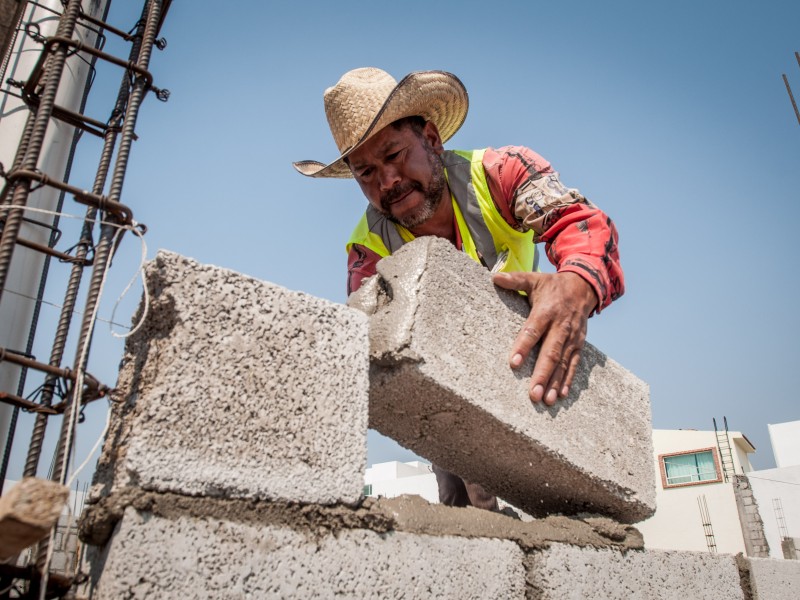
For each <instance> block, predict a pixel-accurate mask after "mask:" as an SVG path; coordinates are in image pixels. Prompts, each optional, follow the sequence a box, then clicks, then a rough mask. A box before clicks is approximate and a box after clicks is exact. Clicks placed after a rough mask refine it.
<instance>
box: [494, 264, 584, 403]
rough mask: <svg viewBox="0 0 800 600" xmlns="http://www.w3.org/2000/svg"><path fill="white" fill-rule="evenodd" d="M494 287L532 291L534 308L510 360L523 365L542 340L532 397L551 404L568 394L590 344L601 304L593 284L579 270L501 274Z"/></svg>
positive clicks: (531, 389)
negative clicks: (589, 330) (590, 324)
mask: <svg viewBox="0 0 800 600" xmlns="http://www.w3.org/2000/svg"><path fill="white" fill-rule="evenodd" d="M492 281H493V282H494V284H495V285H497V286H498V287H501V288H505V289H507V290H517V291H522V292H525V293H526V294H527V295H528V302H529V303H530V305H531V312H530V314H529V315H528V318H527V320H526V321H525V325H523V327H522V330H521V331H520V332H519V334H518V335H517V338H516V339H515V340H514V344H513V345H512V347H511V354H510V358H509V363H510V365H511V368H512V369H516V368H517V367H519V366H520V365H521V364H522V363H523V362H524V360H525V359H526V358H527V356H528V354H530V352H531V350H532V349H533V347H534V346H535V345H536V344H537V343H538V342H540V341H541V343H542V345H541V348H540V349H539V356H538V358H537V360H536V365H535V366H534V368H533V375H531V384H530V390H529V394H530V398H531V400H532V401H533V402H544V403H545V404H546V405H547V406H552V405H553V404H555V403H556V400H558V398H559V397H560V398H564V397H565V396H567V394H569V388H570V386H571V385H572V379H573V377H574V376H575V370H576V369H577V367H578V362H579V361H580V357H581V350H583V345H584V343H585V342H586V322H587V320H588V319H589V315H591V314H592V311H593V310H594V308H595V306H597V295H596V294H595V292H594V290H593V289H592V287H591V286H590V285H589V284H588V283H587V282H586V281H585V280H584V279H583V278H582V277H581V276H580V275H577V274H575V273H570V272H564V273H520V272H518V273H497V274H495V275H494V276H493V277H492Z"/></svg>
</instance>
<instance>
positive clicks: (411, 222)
mask: <svg viewBox="0 0 800 600" xmlns="http://www.w3.org/2000/svg"><path fill="white" fill-rule="evenodd" d="M425 152H426V153H427V155H428V164H429V165H430V167H431V180H430V182H428V185H427V186H424V185H422V184H421V183H420V182H419V181H408V182H406V183H404V184H401V185H398V186H397V187H394V188H392V189H391V190H389V191H388V192H386V193H385V194H383V195H382V196H381V208H382V209H383V214H384V215H385V216H386V218H387V219H389V220H390V221H392V222H393V223H397V224H398V225H402V226H403V227H405V228H406V229H412V228H413V227H419V226H420V225H422V224H423V223H425V222H426V221H428V219H430V218H431V217H432V216H433V215H434V214H435V213H436V209H437V208H438V207H439V205H440V204H441V203H442V196H443V195H444V190H445V188H446V187H447V179H446V178H445V176H444V165H443V164H442V158H441V157H440V156H439V155H438V154H436V152H434V151H433V148H431V147H430V146H427V147H426V148H425ZM412 191H417V192H420V193H421V194H422V198H423V202H422V205H421V206H419V207H418V208H417V209H416V210H415V211H413V212H412V213H410V214H407V215H404V216H401V217H396V216H394V215H393V214H392V211H391V208H392V203H393V202H394V201H396V200H397V199H398V198H402V197H403V196H405V195H406V194H408V193H409V192H412Z"/></svg>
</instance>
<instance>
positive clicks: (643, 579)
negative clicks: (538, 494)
mask: <svg viewBox="0 0 800 600" xmlns="http://www.w3.org/2000/svg"><path fill="white" fill-rule="evenodd" d="M526 565H527V568H528V586H529V589H528V598H530V599H532V600H533V599H535V600H550V599H552V600H572V599H574V600H583V599H584V598H603V599H604V600H617V599H618V600H630V599H647V600H660V599H663V600H675V599H676V598H679V599H680V600H694V599H696V600H735V599H737V598H740V599H742V600H744V597H745V596H744V592H743V591H742V588H741V586H740V582H739V571H738V569H737V567H736V561H735V560H734V558H733V556H731V555H726V554H708V553H700V552H663V551H654V550H650V551H647V552H639V551H631V552H625V553H623V552H619V551H617V550H611V549H593V548H579V547H577V546H568V545H565V544H553V545H552V546H550V547H549V548H547V549H545V550H538V551H535V552H532V553H530V554H529V555H528V557H527V558H526Z"/></svg>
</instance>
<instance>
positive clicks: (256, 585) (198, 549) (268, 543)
mask: <svg viewBox="0 0 800 600" xmlns="http://www.w3.org/2000/svg"><path fill="white" fill-rule="evenodd" d="M104 559H105V565H104V566H103V570H102V573H95V574H94V575H93V581H92V587H93V590H92V591H91V596H90V597H91V598H93V600H102V599H104V598H182V599H184V598H339V597H343V598H458V599H468V598H476V599H477V598H509V599H511V598H519V599H522V598H524V597H525V571H524V567H523V559H524V555H523V553H522V551H521V550H520V549H519V548H518V547H517V546H516V545H515V544H514V543H512V542H508V541H505V540H493V539H485V538H481V539H464V538H457V537H434V536H426V535H415V534H409V533H386V534H378V533H374V532H372V531H367V530H363V529H356V530H343V531H339V532H338V533H336V534H333V533H331V532H325V533H322V534H319V535H314V534H311V533H309V532H304V533H303V532H299V531H295V530H293V529H291V528H288V527H276V526H271V525H267V526H259V525H247V524H242V523H236V522H231V521H225V520H217V519H196V518H191V517H180V518H177V519H175V520H171V519H165V518H162V517H159V516H156V515H153V514H150V513H139V512H137V511H136V510H135V509H134V508H132V507H128V508H127V509H126V511H125V516H124V517H123V519H122V521H121V522H120V525H119V526H118V529H117V531H116V532H115V534H114V537H113V538H112V539H111V541H110V542H109V544H108V546H107V548H106V550H105V555H104ZM95 564H98V565H99V564H100V561H97V562H96V563H95Z"/></svg>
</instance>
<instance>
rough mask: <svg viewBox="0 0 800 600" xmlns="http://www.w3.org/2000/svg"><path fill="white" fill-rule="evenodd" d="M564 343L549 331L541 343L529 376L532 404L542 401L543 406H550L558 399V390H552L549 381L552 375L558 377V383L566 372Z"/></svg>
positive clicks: (561, 338) (562, 339)
mask: <svg viewBox="0 0 800 600" xmlns="http://www.w3.org/2000/svg"><path fill="white" fill-rule="evenodd" d="M564 341H565V340H564V338H563V337H560V336H558V337H557V336H556V335H555V332H554V331H553V330H552V329H551V330H550V332H549V333H548V335H547V338H545V340H544V342H542V347H541V348H540V349H539V356H538V357H537V358H536V365H535V366H534V368H533V375H531V391H530V397H531V400H533V401H534V402H539V401H542V400H544V403H545V404H547V405H548V406H552V405H553V404H554V403H555V401H556V400H557V398H558V390H555V391H554V390H553V386H552V385H551V381H552V380H553V376H554V375H556V376H558V377H559V381H560V378H561V377H563V376H564V374H565V373H566V370H567V363H566V362H565V361H564Z"/></svg>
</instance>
